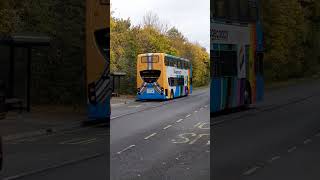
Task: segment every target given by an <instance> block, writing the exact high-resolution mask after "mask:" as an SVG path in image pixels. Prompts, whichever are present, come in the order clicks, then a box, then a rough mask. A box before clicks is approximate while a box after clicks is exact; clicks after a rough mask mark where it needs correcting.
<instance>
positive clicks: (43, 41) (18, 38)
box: [0, 33, 50, 112]
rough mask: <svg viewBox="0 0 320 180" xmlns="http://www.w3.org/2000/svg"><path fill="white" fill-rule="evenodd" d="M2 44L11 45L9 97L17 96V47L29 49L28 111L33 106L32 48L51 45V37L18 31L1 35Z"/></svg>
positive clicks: (27, 65) (27, 58)
mask: <svg viewBox="0 0 320 180" xmlns="http://www.w3.org/2000/svg"><path fill="white" fill-rule="evenodd" d="M0 45H3V46H8V47H9V49H10V50H9V51H10V52H9V54H10V55H9V75H8V77H9V79H8V91H7V94H6V97H7V98H8V99H13V98H15V95H14V88H15V87H14V85H15V83H14V81H15V51H16V48H24V49H26V50H27V57H26V72H27V73H26V81H27V82H26V86H27V87H26V107H25V109H26V110H27V112H30V106H31V97H30V96H31V62H32V49H33V48H35V47H39V46H45V47H48V46H49V45H50V37H48V36H46V35H42V34H35V33H16V34H11V35H0Z"/></svg>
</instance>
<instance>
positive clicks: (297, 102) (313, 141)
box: [211, 80, 320, 180]
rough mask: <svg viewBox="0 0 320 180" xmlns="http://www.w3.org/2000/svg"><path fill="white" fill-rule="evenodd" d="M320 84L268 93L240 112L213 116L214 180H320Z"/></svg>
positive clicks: (303, 84) (305, 84)
mask: <svg viewBox="0 0 320 180" xmlns="http://www.w3.org/2000/svg"><path fill="white" fill-rule="evenodd" d="M319 107H320V82H319V80H318V81H312V82H311V81H310V82H305V83H302V84H299V85H294V86H290V87H288V88H282V89H279V90H271V91H268V92H267V93H266V96H265V101H264V102H263V103H261V104H257V105H256V106H255V107H254V108H251V109H250V110H247V111H244V112H238V113H233V114H229V115H225V116H219V117H213V118H212V119H211V120H212V122H213V123H212V126H211V135H212V137H211V139H212V147H211V151H212V153H213V155H212V156H211V162H213V164H212V165H213V166H211V167H212V171H213V174H212V178H213V179H228V180H256V179H259V180H267V179H268V180H269V179H273V180H277V179H279V180H283V179H291V180H292V179H294V180H295V179H297V180H298V179H299V180H300V179H306V180H309V179H320V171H319V169H320V168H319V167H320V166H319V164H320V163H319V162H320V161H319V160H320V153H319V152H320V151H319V150H320V134H319V133H320V111H319Z"/></svg>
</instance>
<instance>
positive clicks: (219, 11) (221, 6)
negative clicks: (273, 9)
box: [211, 0, 258, 22]
mask: <svg viewBox="0 0 320 180" xmlns="http://www.w3.org/2000/svg"><path fill="white" fill-rule="evenodd" d="M211 11H212V15H213V17H214V18H216V19H220V20H226V21H236V22H254V21H256V20H257V15H258V14H257V2H256V0H215V1H214V2H213V3H212V6H211Z"/></svg>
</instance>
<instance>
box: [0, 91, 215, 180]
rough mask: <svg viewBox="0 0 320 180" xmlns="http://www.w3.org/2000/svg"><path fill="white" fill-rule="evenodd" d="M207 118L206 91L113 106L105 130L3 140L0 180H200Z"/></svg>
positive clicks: (206, 153)
mask: <svg viewBox="0 0 320 180" xmlns="http://www.w3.org/2000/svg"><path fill="white" fill-rule="evenodd" d="M209 119H210V118H209V90H208V89H200V90H197V91H195V92H194V93H193V94H192V95H191V96H189V97H184V98H179V99H175V100H173V101H165V102H133V103H130V104H127V105H124V106H119V107H113V109H112V118H111V124H110V127H111V129H110V130H109V129H108V127H106V126H100V125H96V126H94V127H91V126H90V127H84V128H80V129H74V130H68V131H63V132H60V133H57V134H52V135H48V136H37V137H34V138H26V139H19V140H14V141H8V142H5V144H4V153H5V156H4V169H3V171H2V172H1V173H0V179H5V180H9V179H22V180H29V179H30V180H31V179H32V180H38V179H39V180H40V179H49V180H50V179H77V180H82V179H83V180H84V179H86V180H87V179H97V180H99V179H101V180H105V179H109V175H110V176H111V178H110V179H112V180H116V179H163V175H166V176H167V177H166V179H181V178H185V179H204V177H209V174H210V172H209V171H210V167H209V163H210V142H209ZM109 131H110V132H109ZM109 133H111V136H110V135H109ZM109 144H110V146H109ZM109 152H110V153H109ZM109 154H110V156H109ZM110 158H111V159H110ZM110 163H111V167H109V166H110ZM195 165H196V166H195ZM109 169H111V172H112V173H111V174H110V173H109V172H108V170H109Z"/></svg>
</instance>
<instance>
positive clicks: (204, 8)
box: [111, 0, 210, 52]
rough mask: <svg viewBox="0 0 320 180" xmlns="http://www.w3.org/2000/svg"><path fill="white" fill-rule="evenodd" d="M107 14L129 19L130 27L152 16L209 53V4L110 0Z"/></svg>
mask: <svg viewBox="0 0 320 180" xmlns="http://www.w3.org/2000/svg"><path fill="white" fill-rule="evenodd" d="M111 10H112V11H113V16H114V17H117V18H124V19H127V18H130V20H131V22H132V24H133V25H139V24H141V23H142V19H143V16H144V15H145V14H146V13H147V12H153V13H155V14H157V15H158V16H159V19H160V21H161V22H163V23H166V24H168V25H169V27H173V26H174V27H176V28H177V29H178V30H179V31H180V32H182V34H183V35H184V36H185V37H186V38H188V40H189V41H191V42H198V43H199V44H200V45H201V46H203V47H205V48H206V49H207V51H208V52H209V48H210V0H111Z"/></svg>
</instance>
